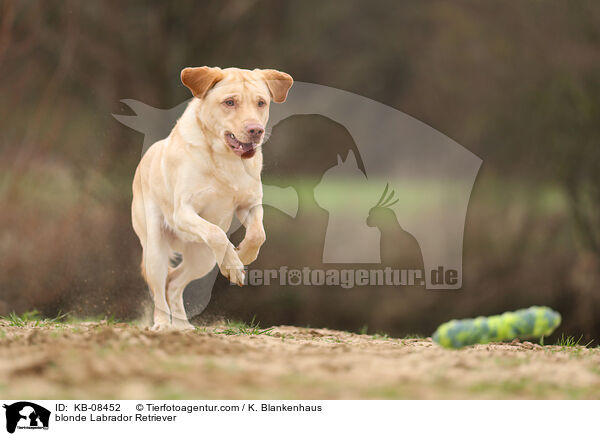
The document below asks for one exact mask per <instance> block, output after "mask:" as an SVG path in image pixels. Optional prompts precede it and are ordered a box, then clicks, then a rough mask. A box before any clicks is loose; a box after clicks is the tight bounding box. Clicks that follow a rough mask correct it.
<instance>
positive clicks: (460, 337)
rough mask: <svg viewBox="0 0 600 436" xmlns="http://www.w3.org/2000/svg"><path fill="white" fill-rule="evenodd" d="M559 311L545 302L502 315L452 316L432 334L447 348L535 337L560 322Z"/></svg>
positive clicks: (437, 341)
mask: <svg viewBox="0 0 600 436" xmlns="http://www.w3.org/2000/svg"><path fill="white" fill-rule="evenodd" d="M560 321H561V317H560V313H558V312H556V311H554V310H552V309H550V308H549V307H543V306H532V307H530V308H529V309H521V310H517V311H515V312H505V313H503V314H502V315H494V316H487V317H486V316H480V317H477V318H470V319H453V320H452V321H448V322H446V323H444V324H442V325H441V326H439V327H438V329H437V330H436V331H435V333H434V334H433V336H432V338H433V341H434V342H436V343H437V344H440V345H441V346H442V347H445V348H454V349H456V348H462V347H466V346H468V345H474V344H487V343H489V342H506V341H512V340H514V339H517V338H519V339H534V338H541V337H542V336H548V335H549V334H551V333H552V332H553V331H554V330H555V329H556V327H558V326H559V325H560Z"/></svg>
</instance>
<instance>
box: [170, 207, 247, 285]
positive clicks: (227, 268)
mask: <svg viewBox="0 0 600 436" xmlns="http://www.w3.org/2000/svg"><path fill="white" fill-rule="evenodd" d="M173 222H174V224H175V227H176V228H177V230H178V231H179V232H180V233H181V234H183V235H184V236H185V237H186V239H188V240H189V241H193V242H201V243H202V242H203V243H205V244H206V245H208V247H209V248H210V249H211V250H212V252H213V254H214V256H215V259H216V260H217V264H218V265H219V269H220V270H221V274H223V275H224V276H225V277H227V278H228V279H229V281H231V282H232V283H235V284H237V285H239V286H242V285H243V284H244V264H243V263H242V262H241V260H240V258H239V256H238V254H237V252H236V250H235V247H234V246H233V244H232V243H231V242H229V239H227V235H226V234H225V232H224V231H223V229H221V228H220V227H219V226H217V225H215V224H213V223H211V222H208V221H206V220H205V219H204V218H202V217H200V216H199V215H198V214H197V213H196V211H195V210H194V208H193V207H192V206H191V205H189V204H187V203H180V204H179V205H178V207H177V208H176V209H175V212H174V214H173Z"/></svg>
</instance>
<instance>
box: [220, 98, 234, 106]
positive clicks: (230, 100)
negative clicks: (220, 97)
mask: <svg viewBox="0 0 600 436" xmlns="http://www.w3.org/2000/svg"><path fill="white" fill-rule="evenodd" d="M223 103H225V105H227V106H234V105H235V102H234V101H233V98H228V99H227V100H225V101H224V102H223Z"/></svg>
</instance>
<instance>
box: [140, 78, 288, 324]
mask: <svg viewBox="0 0 600 436" xmlns="http://www.w3.org/2000/svg"><path fill="white" fill-rule="evenodd" d="M181 79H182V82H183V83H184V84H185V85H186V86H187V87H188V88H189V89H190V90H191V91H192V94H193V95H194V96H195V98H194V99H193V100H192V101H191V102H190V103H189V105H188V107H187V109H186V110H185V112H184V113H183V115H182V116H181V118H180V119H179V120H178V122H177V124H176V125H175V127H174V128H173V130H172V131H171V134H170V135H169V136H168V137H167V138H166V139H163V140H161V141H158V142H157V143H155V144H154V145H152V146H151V147H150V148H149V149H148V151H147V152H146V153H145V155H144V156H143V158H142V160H141V161H140V163H139V165H138V168H137V170H136V172H135V177H134V180H133V203H132V221H133V228H134V230H135V232H136V234H137V236H138V237H139V239H140V243H141V245H142V250H143V254H142V272H143V274H144V277H145V279H146V282H147V283H148V286H149V287H150V290H151V292H152V296H153V299H154V306H155V307H154V325H153V326H152V329H153V330H162V329H165V328H169V327H173V328H177V329H188V328H193V327H192V325H191V324H190V323H189V322H188V320H187V316H186V313H185V309H184V306H183V291H184V290H185V287H186V285H187V284H188V283H189V282H191V281H192V280H195V279H198V278H201V277H203V276H204V275H206V274H207V273H209V272H210V271H211V270H212V268H213V267H214V265H215V263H217V264H218V265H219V268H220V270H221V273H222V274H223V275H224V276H225V277H227V278H228V279H229V280H230V281H231V282H233V283H236V284H238V285H240V286H241V285H242V284H243V282H244V265H247V264H249V263H251V262H253V261H254V260H255V259H256V257H257V256H258V252H259V249H260V247H261V245H262V244H263V243H264V241H265V231H264V229H263V224H262V218H263V210H262V184H261V177H260V173H261V169H262V150H261V145H262V142H263V140H264V126H266V124H267V121H268V118H269V103H270V102H271V101H275V102H283V101H285V98H286V96H287V92H288V90H289V88H290V87H291V86H292V83H293V82H292V78H291V77H290V76H289V75H287V74H285V73H282V72H279V71H275V70H253V71H249V70H241V69H237V68H227V69H223V70H221V69H220V68H208V67H199V68H186V69H184V70H183V71H182V74H181ZM256 126H258V127H257V130H252V129H253V127H256ZM261 126H262V127H263V131H262V132H261V130H260V127H261ZM257 132H258V133H260V135H259V134H258V133H257ZM232 135H234V136H232ZM234 137H235V138H234ZM242 143H243V144H242ZM234 214H236V215H237V217H238V219H239V220H240V222H241V223H242V224H243V225H244V227H245V229H246V234H245V237H244V240H243V241H242V243H241V244H240V246H239V247H238V248H235V247H234V246H233V245H232V244H231V242H230V241H229V240H228V238H227V235H226V232H227V230H228V229H229V227H230V225H231V221H232V219H233V216H234ZM174 252H178V253H181V255H182V257H183V260H182V262H181V263H180V264H179V265H178V266H177V267H176V268H171V267H169V258H170V257H172V255H173V253H174Z"/></svg>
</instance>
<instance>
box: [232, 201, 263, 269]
mask: <svg viewBox="0 0 600 436" xmlns="http://www.w3.org/2000/svg"><path fill="white" fill-rule="evenodd" d="M236 213H237V217H238V219H239V220H240V222H241V223H242V224H243V226H244V227H245V228H246V235H245V236H244V240H243V241H242V242H241V244H240V246H239V247H238V248H237V250H238V255H239V256H240V260H241V261H242V263H243V264H244V265H248V264H250V263H252V262H254V261H255V260H256V258H257V257H258V252H259V250H260V247H261V246H262V245H263V244H264V242H265V240H266V235H265V229H264V227H263V208H262V205H261V204H258V205H256V206H253V207H251V208H244V209H238V210H237V211H236Z"/></svg>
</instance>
